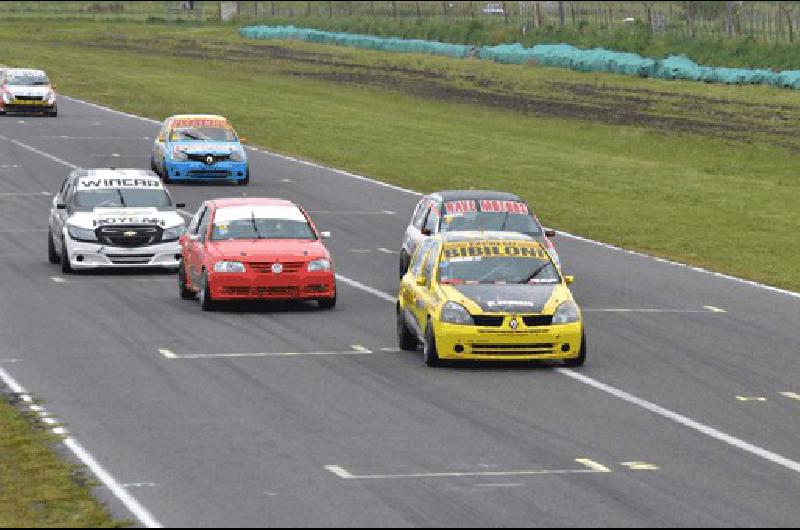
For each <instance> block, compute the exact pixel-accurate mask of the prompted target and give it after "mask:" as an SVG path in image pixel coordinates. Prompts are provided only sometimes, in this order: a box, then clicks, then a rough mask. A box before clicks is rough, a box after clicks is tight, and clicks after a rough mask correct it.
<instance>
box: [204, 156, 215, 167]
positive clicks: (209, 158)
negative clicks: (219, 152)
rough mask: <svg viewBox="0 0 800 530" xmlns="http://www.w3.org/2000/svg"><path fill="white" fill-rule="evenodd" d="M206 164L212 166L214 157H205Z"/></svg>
mask: <svg viewBox="0 0 800 530" xmlns="http://www.w3.org/2000/svg"><path fill="white" fill-rule="evenodd" d="M206 164H208V165H209V166H210V165H213V164H214V157H213V156H211V155H208V156H207V157H206Z"/></svg>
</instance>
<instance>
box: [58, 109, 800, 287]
mask: <svg viewBox="0 0 800 530" xmlns="http://www.w3.org/2000/svg"><path fill="white" fill-rule="evenodd" d="M59 97H63V98H64V99H67V100H70V101H74V102H77V103H82V104H84V105H88V106H90V107H94V108H97V109H100V110H104V111H107V112H111V113H114V114H118V115H121V116H125V117H128V118H133V119H137V120H142V121H146V122H148V123H155V124H159V123H160V122H158V121H156V120H153V119H151V118H145V117H144V116H137V115H135V114H129V113H127V112H122V111H119V110H116V109H112V108H109V107H104V106H102V105H98V104H97V103H92V102H89V101H85V100H82V99H78V98H72V97H69V96H64V95H60V94H59ZM248 149H250V150H251V151H256V152H260V153H263V154H265V155H269V156H273V157H276V158H281V159H283V160H288V161H290V162H295V163H298V164H302V165H304V166H309V167H316V168H320V169H325V170H328V171H332V172H334V173H337V174H339V175H344V176H347V177H350V178H353V179H356V180H361V181H363V182H369V183H371V184H375V185H378V186H382V187H384V188H388V189H393V190H396V191H400V192H403V193H408V194H411V195H415V196H418V197H421V196H423V195H424V194H423V193H420V192H418V191H414V190H410V189H408V188H403V187H401V186H396V185H394V184H389V183H388V182H382V181H380V180H376V179H373V178H370V177H365V176H363V175H358V174H356V173H351V172H349V171H344V170H341V169H337V168H334V167H330V166H325V165H323V164H318V163H316V162H310V161H307V160H302V159H300V158H296V157H293V156H289V155H283V154H280V153H275V152H272V151H268V150H266V149H259V148H256V147H248ZM558 234H559V235H561V236H563V237H566V238H569V239H575V240H577V241H582V242H584V243H590V244H592V245H597V246H599V247H603V248H606V249H609V250H614V251H618V252H624V253H626V254H629V255H632V256H639V257H642V258H648V259H652V260H654V261H656V262H658V263H664V264H667V265H673V266H675V267H681V268H684V269H688V270H691V271H694V272H699V273H702V274H709V275H711V276H715V277H717V278H721V279H724V280H730V281H733V282H736V283H739V284H742V285H749V286H751V287H756V288H759V289H764V290H766V291H770V292H773V293H778V294H783V295H786V296H791V297H793V298H798V299H800V292H796V291H790V290H788V289H781V288H780V287H775V286H772V285H768V284H765V283H760V282H756V281H753V280H746V279H744V278H738V277H736V276H731V275H729V274H724V273H721V272H715V271H711V270H708V269H704V268H702V267H696V266H694V265H689V264H686V263H681V262H679V261H672V260H668V259H664V258H659V257H656V256H651V255H650V254H645V253H643V252H637V251H635V250H627V249H624V248H621V247H617V246H615V245H611V244H609V243H603V242H602V241H596V240H594V239H589V238H586V237H582V236H578V235H575V234H571V233H569V232H564V231H558Z"/></svg>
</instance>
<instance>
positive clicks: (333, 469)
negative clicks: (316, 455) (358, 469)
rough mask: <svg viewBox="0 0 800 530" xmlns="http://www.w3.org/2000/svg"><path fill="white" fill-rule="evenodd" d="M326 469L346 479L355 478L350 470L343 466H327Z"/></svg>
mask: <svg viewBox="0 0 800 530" xmlns="http://www.w3.org/2000/svg"><path fill="white" fill-rule="evenodd" d="M325 469H326V470H327V471H330V472H331V473H333V474H334V475H336V476H337V477H339V478H344V479H348V478H355V477H354V476H353V475H352V474H351V473H350V472H349V471H347V470H346V469H344V468H343V467H341V466H325Z"/></svg>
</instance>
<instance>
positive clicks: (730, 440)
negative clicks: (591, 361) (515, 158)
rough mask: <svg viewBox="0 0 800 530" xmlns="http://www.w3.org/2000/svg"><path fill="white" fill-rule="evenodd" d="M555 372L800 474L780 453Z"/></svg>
mask: <svg viewBox="0 0 800 530" xmlns="http://www.w3.org/2000/svg"><path fill="white" fill-rule="evenodd" d="M555 370H556V372H558V373H560V374H561V375H565V376H567V377H570V378H572V379H574V380H576V381H578V382H580V383H583V384H584V385H587V386H590V387H592V388H595V389H597V390H600V391H603V392H605V393H607V394H610V395H612V396H614V397H616V398H618V399H621V400H623V401H626V402H627V403H630V404H632V405H636V406H637V407H639V408H642V409H645V410H647V411H648V412H652V413H653V414H656V415H658V416H661V417H662V418H666V419H668V420H670V421H672V422H675V423H677V424H679V425H683V426H684V427H687V428H689V429H692V430H694V431H697V432H699V433H700V434H703V435H705V436H708V437H710V438H713V439H715V440H717V441H720V442H723V443H726V444H728V445H731V446H733V447H736V448H738V449H741V450H742V451H745V452H747V453H750V454H752V455H754V456H757V457H759V458H763V459H764V460H768V461H770V462H772V463H774V464H778V465H779V466H783V467H785V468H787V469H789V470H791V471H794V472H795V473H800V462H797V461H795V460H791V459H789V458H786V457H785V456H782V455H779V454H778V453H774V452H772V451H769V450H767V449H763V448H761V447H758V446H757V445H753V444H751V443H749V442H746V441H744V440H742V439H740V438H736V437H735V436H731V435H730V434H726V433H724V432H722V431H720V430H717V429H715V428H713V427H710V426H708V425H705V424H703V423H700V422H699V421H696V420H693V419H691V418H689V417H687V416H684V415H682V414H678V413H677V412H673V411H671V410H669V409H666V408H664V407H661V406H659V405H656V404H655V403H653V402H650V401H647V400H645V399H642V398H640V397H636V396H634V395H633V394H630V393H628V392H625V391H624V390H620V389H618V388H615V387H613V386H611V385H608V384H606V383H602V382H600V381H598V380H596V379H593V378H591V377H589V376H586V375H583V374H581V373H578V372H576V371H574V370H570V369H567V368H556V369H555Z"/></svg>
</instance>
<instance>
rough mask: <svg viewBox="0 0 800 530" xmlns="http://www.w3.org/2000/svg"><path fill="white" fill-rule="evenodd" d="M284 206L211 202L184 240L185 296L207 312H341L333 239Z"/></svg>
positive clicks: (258, 201) (296, 209)
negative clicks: (233, 307) (230, 307)
mask: <svg viewBox="0 0 800 530" xmlns="http://www.w3.org/2000/svg"><path fill="white" fill-rule="evenodd" d="M329 236H330V234H328V233H326V232H319V231H317V227H316V226H315V225H314V223H313V222H312V221H311V219H310V218H309V216H308V214H307V213H306V211H305V210H303V209H302V208H301V207H299V206H297V205H296V204H294V203H292V202H290V201H286V200H283V199H251V198H247V199H217V200H212V201H207V202H205V203H204V204H203V205H202V206H201V207H200V209H199V210H198V211H197V214H196V215H195V216H194V219H192V222H191V223H190V224H189V227H188V229H187V232H186V234H185V235H184V236H183V237H182V238H181V240H180V242H181V253H182V257H183V259H182V261H181V265H180V269H179V272H178V290H179V292H180V296H181V298H183V299H193V298H195V297H198V298H199V299H200V305H201V307H202V308H203V310H204V311H209V310H212V309H213V308H214V306H215V304H216V302H222V301H233V300H317V301H318V303H319V305H320V307H321V308H322V309H332V308H333V307H335V306H336V274H335V272H334V269H333V262H332V261H331V255H330V252H328V249H327V248H325V245H323V244H322V239H323V238H327V237H329Z"/></svg>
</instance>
